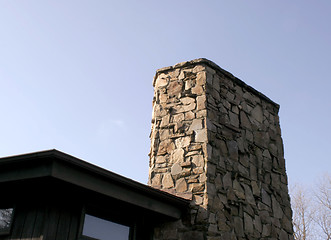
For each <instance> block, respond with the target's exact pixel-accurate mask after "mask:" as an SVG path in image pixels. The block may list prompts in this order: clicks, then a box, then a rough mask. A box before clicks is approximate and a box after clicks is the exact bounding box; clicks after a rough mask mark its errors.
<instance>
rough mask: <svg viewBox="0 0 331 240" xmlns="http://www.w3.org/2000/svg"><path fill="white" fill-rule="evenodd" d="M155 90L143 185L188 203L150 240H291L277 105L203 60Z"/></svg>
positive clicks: (167, 75) (159, 77)
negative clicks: (147, 167)
mask: <svg viewBox="0 0 331 240" xmlns="http://www.w3.org/2000/svg"><path fill="white" fill-rule="evenodd" d="M153 86H154V88H155V93H154V99H153V117H152V130H151V135H150V138H151V150H150V172H149V185H150V186H152V187H154V188H157V189H161V190H164V191H167V192H170V193H172V194H175V195H178V196H181V197H185V198H189V199H191V200H192V202H191V206H190V211H189V213H187V216H183V218H182V219H181V220H178V221H176V222H174V223H171V224H164V225H162V226H159V227H158V228H157V229H156V230H155V234H154V238H155V239H156V240H170V239H179V240H180V239H182V240H216V239H225V240H227V239H229V240H230V239H231V240H232V239H237V240H240V239H280V240H291V239H293V229H292V223H291V219H292V211H291V206H290V199H289V195H288V187H287V176H286V171H285V160H284V152H283V143H282V138H281V131H280V126H279V117H278V110H279V105H278V104H276V103H274V102H273V101H271V100H270V99H269V98H267V97H266V96H265V95H263V94H262V93H260V92H258V91H256V90H255V89H253V88H252V87H250V86H248V85H246V84H245V83H244V82H243V81H241V80H239V79H238V78H236V77H234V76H233V75H232V74H231V73H229V72H227V71H225V70H223V69H222V68H220V67H219V66H217V65H216V64H215V63H213V62H211V61H209V60H207V59H196V60H193V61H189V62H184V63H179V64H176V65H174V66H172V67H166V68H162V69H159V70H158V71H157V73H156V75H155V78H154V81H153Z"/></svg>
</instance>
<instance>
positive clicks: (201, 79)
mask: <svg viewBox="0 0 331 240" xmlns="http://www.w3.org/2000/svg"><path fill="white" fill-rule="evenodd" d="M205 83H206V72H198V73H197V84H198V85H204V84H205Z"/></svg>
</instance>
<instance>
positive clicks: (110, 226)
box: [82, 214, 130, 240]
mask: <svg viewBox="0 0 331 240" xmlns="http://www.w3.org/2000/svg"><path fill="white" fill-rule="evenodd" d="M82 238H83V239H87V240H88V239H91V240H93V239H97V240H129V239H130V227H129V226H125V225H122V224H119V223H115V222H112V221H109V220H105V219H102V218H98V217H95V216H92V215H89V214H85V217H84V225H83V232H82Z"/></svg>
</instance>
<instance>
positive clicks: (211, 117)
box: [0, 59, 293, 240]
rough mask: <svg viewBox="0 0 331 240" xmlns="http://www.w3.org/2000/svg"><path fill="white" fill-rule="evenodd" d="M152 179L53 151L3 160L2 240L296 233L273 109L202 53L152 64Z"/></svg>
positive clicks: (228, 239)
mask: <svg viewBox="0 0 331 240" xmlns="http://www.w3.org/2000/svg"><path fill="white" fill-rule="evenodd" d="M153 86H154V88H155V92H154V99H153V116H152V129H151V135H150V138H151V151H150V154H149V156H150V162H149V168H150V171H149V182H148V185H149V186H146V185H143V184H141V183H137V182H135V181H132V180H130V179H127V178H125V177H122V176H119V175H117V174H115V173H112V172H110V171H107V170H104V169H101V168H99V167H97V166H94V165H92V164H89V163H87V162H84V161H82V160H80V159H77V158H75V157H72V156H70V155H67V154H65V153H62V152H59V151H57V150H49V151H44V152H36V153H31V154H24V155H19V156H12V157H5V158H1V159H0V189H1V196H4V197H1V200H0V240H3V239H8V240H9V239H68V240H71V239H100V240H104V239H107V240H112V239H116V240H124V239H125V240H138V239H139V240H140V239H154V240H176V239H178V240H243V239H280V240H291V239H293V227H292V223H291V220H292V210H291V205H290V198H289V195H288V188H287V175H286V170H285V160H284V152H283V143H282V138H281V131H280V125H279V117H278V111H279V105H278V104H276V103H274V102H273V101H272V100H270V99H269V98H268V97H266V96H265V95H263V94H262V93H260V92H258V91H256V90H255V89H253V88H252V87H250V86H248V85H246V84H245V83H244V82H242V81H241V80H240V79H238V78H236V77H234V76H233V75H232V74H231V73H229V72H227V71H225V70H224V69H222V68H220V67H219V66H217V65H216V64H215V63H213V62H211V61H209V60H207V59H196V60H193V61H188V62H184V63H179V64H176V65H174V66H171V67H166V68H162V69H159V70H157V72H156V75H155V78H154V81H153Z"/></svg>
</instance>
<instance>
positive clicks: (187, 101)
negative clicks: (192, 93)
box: [180, 97, 195, 105]
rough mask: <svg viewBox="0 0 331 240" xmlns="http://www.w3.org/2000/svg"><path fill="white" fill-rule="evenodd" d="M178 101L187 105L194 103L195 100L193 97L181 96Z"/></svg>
mask: <svg viewBox="0 0 331 240" xmlns="http://www.w3.org/2000/svg"><path fill="white" fill-rule="evenodd" d="M180 101H181V102H182V104H184V105H189V104H192V103H194V102H195V99H194V98H191V97H183V98H181V99H180Z"/></svg>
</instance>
